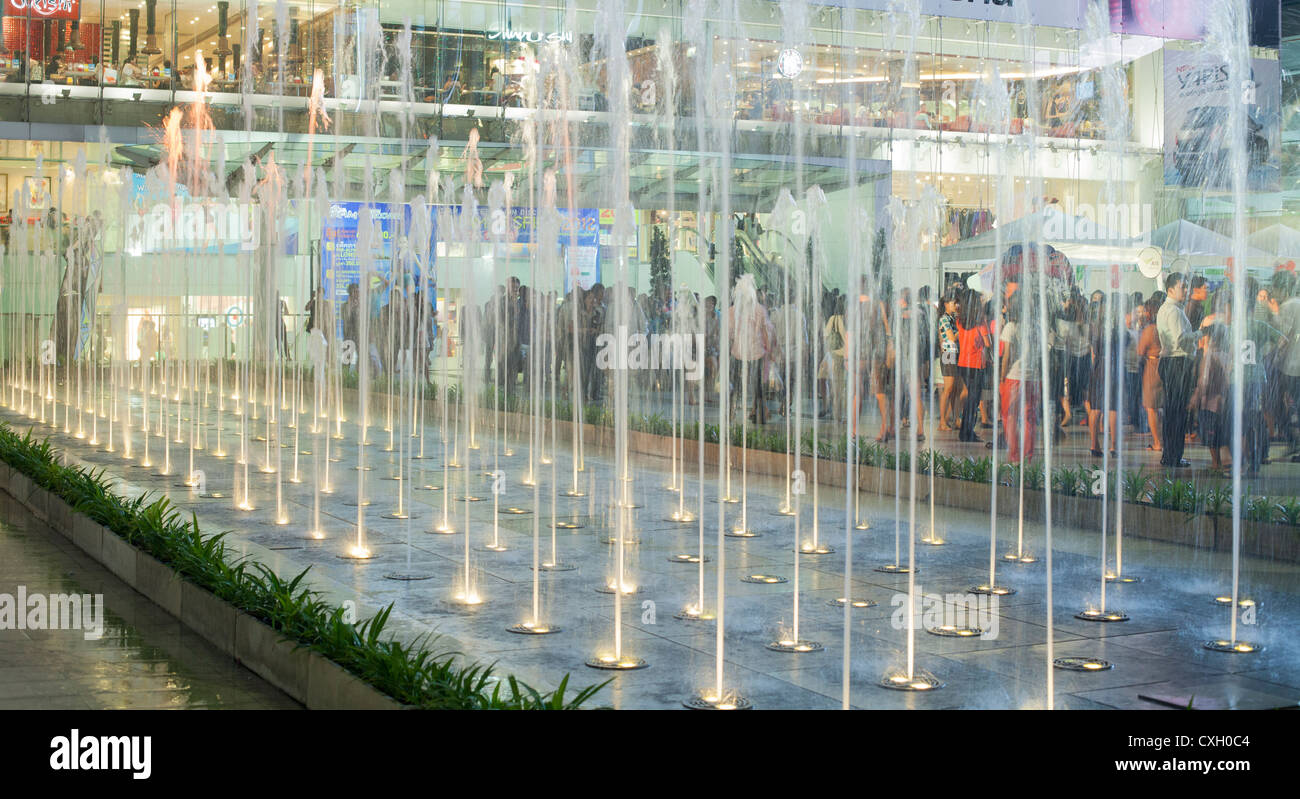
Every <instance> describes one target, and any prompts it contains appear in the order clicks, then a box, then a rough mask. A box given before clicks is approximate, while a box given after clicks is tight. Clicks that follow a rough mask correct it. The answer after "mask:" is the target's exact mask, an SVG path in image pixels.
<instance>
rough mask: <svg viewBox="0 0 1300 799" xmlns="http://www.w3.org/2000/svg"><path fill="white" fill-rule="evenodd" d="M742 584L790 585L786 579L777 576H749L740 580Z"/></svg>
mask: <svg viewBox="0 0 1300 799" xmlns="http://www.w3.org/2000/svg"><path fill="white" fill-rule="evenodd" d="M740 581H741V582H742V583H759V584H762V585H776V584H777V583H788V582H789V580H787V579H786V578H784V577H781V576H780V575H776V574H747V575H745V576H744V577H741V578H740Z"/></svg>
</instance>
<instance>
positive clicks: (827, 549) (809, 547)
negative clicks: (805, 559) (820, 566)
mask: <svg viewBox="0 0 1300 799" xmlns="http://www.w3.org/2000/svg"><path fill="white" fill-rule="evenodd" d="M834 551H835V547H832V546H828V545H827V544H821V543H817V544H814V543H811V542H805V543H803V544H800V545H799V554H801V555H829V554H831V553H832V552H834Z"/></svg>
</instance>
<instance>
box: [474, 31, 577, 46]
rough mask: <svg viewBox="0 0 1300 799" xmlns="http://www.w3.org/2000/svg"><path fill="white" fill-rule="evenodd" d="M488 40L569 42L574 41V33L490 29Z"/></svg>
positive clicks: (533, 42) (539, 42)
mask: <svg viewBox="0 0 1300 799" xmlns="http://www.w3.org/2000/svg"><path fill="white" fill-rule="evenodd" d="M487 38H488V41H490V42H527V43H529V44H541V43H542V42H561V43H564V44H569V43H570V42H572V41H573V34H572V33H555V32H552V33H543V32H542V31H516V30H509V31H488V34H487Z"/></svg>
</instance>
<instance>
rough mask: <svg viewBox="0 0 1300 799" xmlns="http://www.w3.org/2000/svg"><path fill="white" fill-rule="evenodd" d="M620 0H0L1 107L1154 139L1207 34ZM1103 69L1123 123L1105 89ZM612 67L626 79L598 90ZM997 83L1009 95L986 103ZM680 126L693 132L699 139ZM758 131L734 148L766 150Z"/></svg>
mask: <svg viewBox="0 0 1300 799" xmlns="http://www.w3.org/2000/svg"><path fill="white" fill-rule="evenodd" d="M841 1H843V0H841ZM1251 1H1252V7H1253V8H1255V10H1256V16H1258V17H1259V19H1260V20H1264V21H1265V22H1258V21H1257V22H1256V24H1255V35H1254V43H1255V45H1257V49H1256V55H1257V56H1259V57H1260V58H1263V59H1269V58H1272V59H1273V60H1274V61H1276V57H1277V56H1276V52H1277V51H1276V47H1277V27H1276V25H1273V27H1272V29H1271V32H1270V29H1269V25H1268V24H1266V23H1267V21H1268V20H1270V19H1273V18H1274V17H1276V15H1277V0H1271V3H1270V2H1266V1H1265V0H1251ZM613 5H614V3H613V2H609V1H608V0H601V1H600V2H598V1H597V0H568V2H554V0H543V1H542V2H489V1H488V0H381V1H379V2H361V3H358V2H351V1H345V2H328V0H280V1H279V2H263V3H258V2H256V0H217V1H216V2H213V1H212V0H2V3H0V7H3V9H4V18H3V21H2V22H0V26H2V30H3V43H2V45H0V120H4V121H5V122H8V123H17V124H19V125H22V124H26V125H32V126H38V127H39V134H40V135H39V136H38V135H35V134H36V131H35V130H33V133H32V134H31V135H29V138H64V137H65V135H64V134H62V133H60V132H59V128H60V127H62V126H71V127H74V128H75V126H95V127H98V126H105V127H107V128H109V129H110V130H118V131H121V130H131V129H135V130H138V131H143V130H145V129H149V128H152V129H159V128H161V127H162V121H163V119H164V117H165V115H166V114H167V113H168V111H169V110H170V109H171V108H173V107H175V106H177V105H191V104H194V103H196V102H199V103H203V104H204V105H205V106H206V107H207V109H208V114H209V116H210V118H211V122H212V124H213V126H214V127H216V128H217V129H224V130H248V131H258V132H279V133H290V134H292V133H307V132H309V131H311V130H319V129H320V125H322V124H323V123H321V121H320V119H321V117H320V115H319V114H313V113H312V109H313V106H314V105H315V107H317V108H318V109H319V110H320V111H323V112H324V113H325V114H327V115H328V116H329V117H330V119H331V123H332V124H333V128H332V131H333V132H337V133H339V134H342V135H356V136H372V137H381V138H392V137H399V136H400V137H408V138H411V139H424V138H428V137H429V136H441V137H444V138H445V137H448V136H450V137H452V138H460V136H459V135H458V134H461V133H464V129H465V127H466V124H465V120H469V121H470V123H469V124H471V125H473V126H477V127H481V126H482V125H483V124H484V123H485V122H489V123H490V122H492V121H496V120H499V121H502V122H503V123H507V124H505V125H504V126H503V127H502V128H501V129H500V131H496V130H492V129H491V128H489V129H488V130H487V131H485V132H484V133H485V135H488V136H493V135H495V136H497V137H503V136H506V135H508V134H509V131H510V125H509V124H508V123H510V122H512V121H517V120H519V119H526V118H529V117H530V116H531V115H532V114H535V113H537V110H538V109H546V110H552V109H558V110H563V111H565V112H567V113H568V114H569V115H570V117H571V118H572V119H574V120H579V121H580V120H582V119H584V118H592V117H601V116H603V115H606V114H609V113H611V112H613V111H624V112H626V113H627V114H628V115H629V117H630V118H633V119H641V120H643V121H644V120H649V124H652V125H653V124H654V123H655V121H656V120H665V119H671V120H677V119H681V118H692V117H695V118H701V117H707V118H709V119H712V120H714V121H718V120H726V121H730V122H733V123H734V126H735V129H736V130H738V131H757V132H759V133H760V134H761V133H764V132H767V133H770V134H773V135H777V136H779V134H780V132H781V131H783V130H787V129H788V128H789V124H790V123H791V122H793V121H795V120H796V119H798V120H800V121H802V122H804V123H807V125H808V128H809V130H811V131H812V135H813V136H818V135H830V136H832V137H833V136H834V131H836V130H842V129H844V128H855V129H865V130H872V131H878V132H879V134H880V135H881V136H884V137H894V136H898V135H903V136H908V135H914V134H915V133H916V132H939V133H952V134H974V135H981V134H988V133H997V132H1003V133H1006V134H1009V135H1016V134H1021V133H1025V132H1032V133H1035V134H1037V135H1039V136H1041V137H1044V138H1054V139H1066V140H1076V141H1078V140H1082V141H1087V140H1096V139H1104V138H1107V137H1108V136H1109V137H1111V138H1114V137H1115V136H1116V135H1122V136H1123V137H1124V138H1126V139H1127V140H1128V141H1129V142H1130V143H1131V144H1133V145H1134V146H1138V147H1150V148H1157V149H1158V148H1160V147H1161V145H1162V136H1161V130H1160V120H1159V119H1158V118H1157V117H1159V114H1160V111H1159V109H1160V104H1161V102H1162V94H1161V93H1162V85H1163V81H1164V75H1163V69H1164V58H1163V56H1164V52H1165V49H1166V47H1167V46H1172V47H1194V46H1195V40H1196V39H1198V38H1200V37H1202V36H1203V33H1204V28H1205V25H1206V20H1205V19H1203V18H1199V17H1198V18H1195V19H1179V20H1173V19H1168V20H1162V19H1153V18H1151V17H1149V16H1148V14H1149V13H1150V8H1148V6H1153V5H1159V4H1151V3H1145V2H1141V0H1115V2H1108V3H1096V4H1095V5H1093V0H1061V1H1060V2H1054V3H1050V4H1048V3H1042V4H1032V5H1026V4H1020V5H1013V4H1012V3H1011V2H1009V0H1008V2H1005V3H997V2H986V3H953V2H951V0H911V2H909V1H908V0H847V3H846V4H845V5H824V4H823V5H819V4H816V3H805V2H801V1H798V2H796V1H795V0H786V1H785V2H770V0H738V2H734V3H731V2H729V3H725V4H714V3H708V2H688V1H687V0H639V1H638V2H622V3H620V5H621V6H622V7H623V14H622V21H621V23H619V24H614V23H611V22H610V21H609V20H610V14H609V10H610V8H611V7H613ZM1207 5H1208V4H1207ZM1270 7H1271V9H1272V10H1271V12H1269V11H1268V9H1269V8H1270ZM1260 9H1263V10H1260ZM900 10H903V11H907V10H911V11H914V12H918V13H915V14H914V15H911V16H908V15H907V14H906V13H904V14H901V15H900V13H899V12H900ZM1270 13H1271V14H1272V16H1271V17H1270ZM611 28H612V29H613V30H614V32H613V34H612V35H611V34H610V30H611ZM1115 33H1118V34H1119V35H1118V36H1113V35H1112V34H1115ZM1099 42H1104V45H1099V44H1098V43H1099ZM615 48H620V49H621V53H617V55H619V56H621V57H620V58H619V59H618V61H619V63H618V64H617V69H615V66H616V65H615V64H614V63H613V61H612V60H611V59H612V56H614V55H615V52H614V50H615ZM1270 53H1271V56H1270ZM624 58H625V59H626V60H625V62H624V61H623V59H624ZM624 63H625V64H626V68H624V66H623V64H624ZM1117 65H1118V67H1119V70H1118V71H1116V70H1114V69H1113V68H1114V67H1115V66H1117ZM1108 68H1111V75H1112V78H1113V76H1115V75H1118V78H1119V79H1118V80H1114V79H1107V80H1110V82H1109V84H1108V85H1107V89H1106V90H1107V91H1117V92H1120V93H1122V94H1123V99H1124V102H1123V103H1122V108H1123V111H1122V112H1121V114H1120V115H1119V118H1116V114H1115V113H1114V112H1113V110H1112V112H1111V113H1109V114H1108V113H1106V112H1105V111H1104V109H1103V107H1102V106H1103V104H1102V102H1101V99H1100V98H1101V96H1102V94H1103V91H1102V83H1103V80H1104V79H1103V75H1102V73H1103V71H1104V70H1107V69H1108ZM611 74H615V75H624V76H625V78H624V79H622V80H619V81H618V85H617V86H613V85H611V77H610V76H611ZM1274 88H1275V87H1266V89H1265V90H1266V91H1267V90H1271V89H1274ZM720 89H725V91H720ZM313 94H314V95H315V98H314V99H313ZM991 94H992V95H995V96H997V97H1000V98H1005V100H1004V104H1003V107H999V108H998V109H997V110H995V111H993V112H990V111H989V110H988V99H989V97H990V95H991ZM313 120H315V122H313ZM18 130H19V129H17V128H13V127H9V128H7V129H6V130H5V131H4V132H3V135H4V136H5V137H7V138H18V136H17V135H15V134H16V133H17V132H18ZM1117 130H1118V131H1121V132H1122V133H1120V134H1117V132H1116V131H1117ZM117 135H119V136H120V134H117ZM656 135H658V134H656ZM675 135H679V136H681V137H682V140H683V141H684V142H686V144H687V146H690V141H689V140H690V139H691V137H693V136H694V135H695V131H694V130H693V129H692V126H691V125H685V124H682V125H677V129H676V130H675ZM66 137H67V138H72V139H77V138H81V137H80V136H78V135H77V132H76V131H75V130H69V131H67V132H66ZM757 139H759V140H760V141H759V143H754V142H751V143H750V144H749V145H747V146H751V147H760V148H764V149H766V150H770V149H771V148H772V147H773V146H778V147H779V142H778V143H777V144H775V145H774V144H773V143H771V142H766V141H764V140H763V137H762V136H759V137H757ZM498 140H500V139H498ZM760 151H761V150H760Z"/></svg>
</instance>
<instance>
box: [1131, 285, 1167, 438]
mask: <svg viewBox="0 0 1300 799" xmlns="http://www.w3.org/2000/svg"><path fill="white" fill-rule="evenodd" d="M1164 301H1165V293H1164V292H1163V291H1157V292H1156V293H1155V294H1152V295H1151V298H1150V299H1148V300H1147V301H1146V304H1145V305H1144V306H1143V311H1142V317H1143V319H1142V332H1140V333H1139V334H1138V345H1137V354H1138V360H1139V361H1141V362H1142V407H1143V409H1145V410H1146V415H1147V427H1148V428H1150V429H1151V443H1150V444H1148V445H1147V449H1149V450H1151V451H1153V452H1160V451H1161V450H1162V449H1163V446H1162V445H1161V443H1160V409H1161V407H1163V406H1164V397H1163V384H1162V383H1161V382H1160V335H1159V333H1158V332H1157V330H1156V314H1157V313H1159V311H1160V306H1161V305H1162V304H1163V303H1164Z"/></svg>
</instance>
